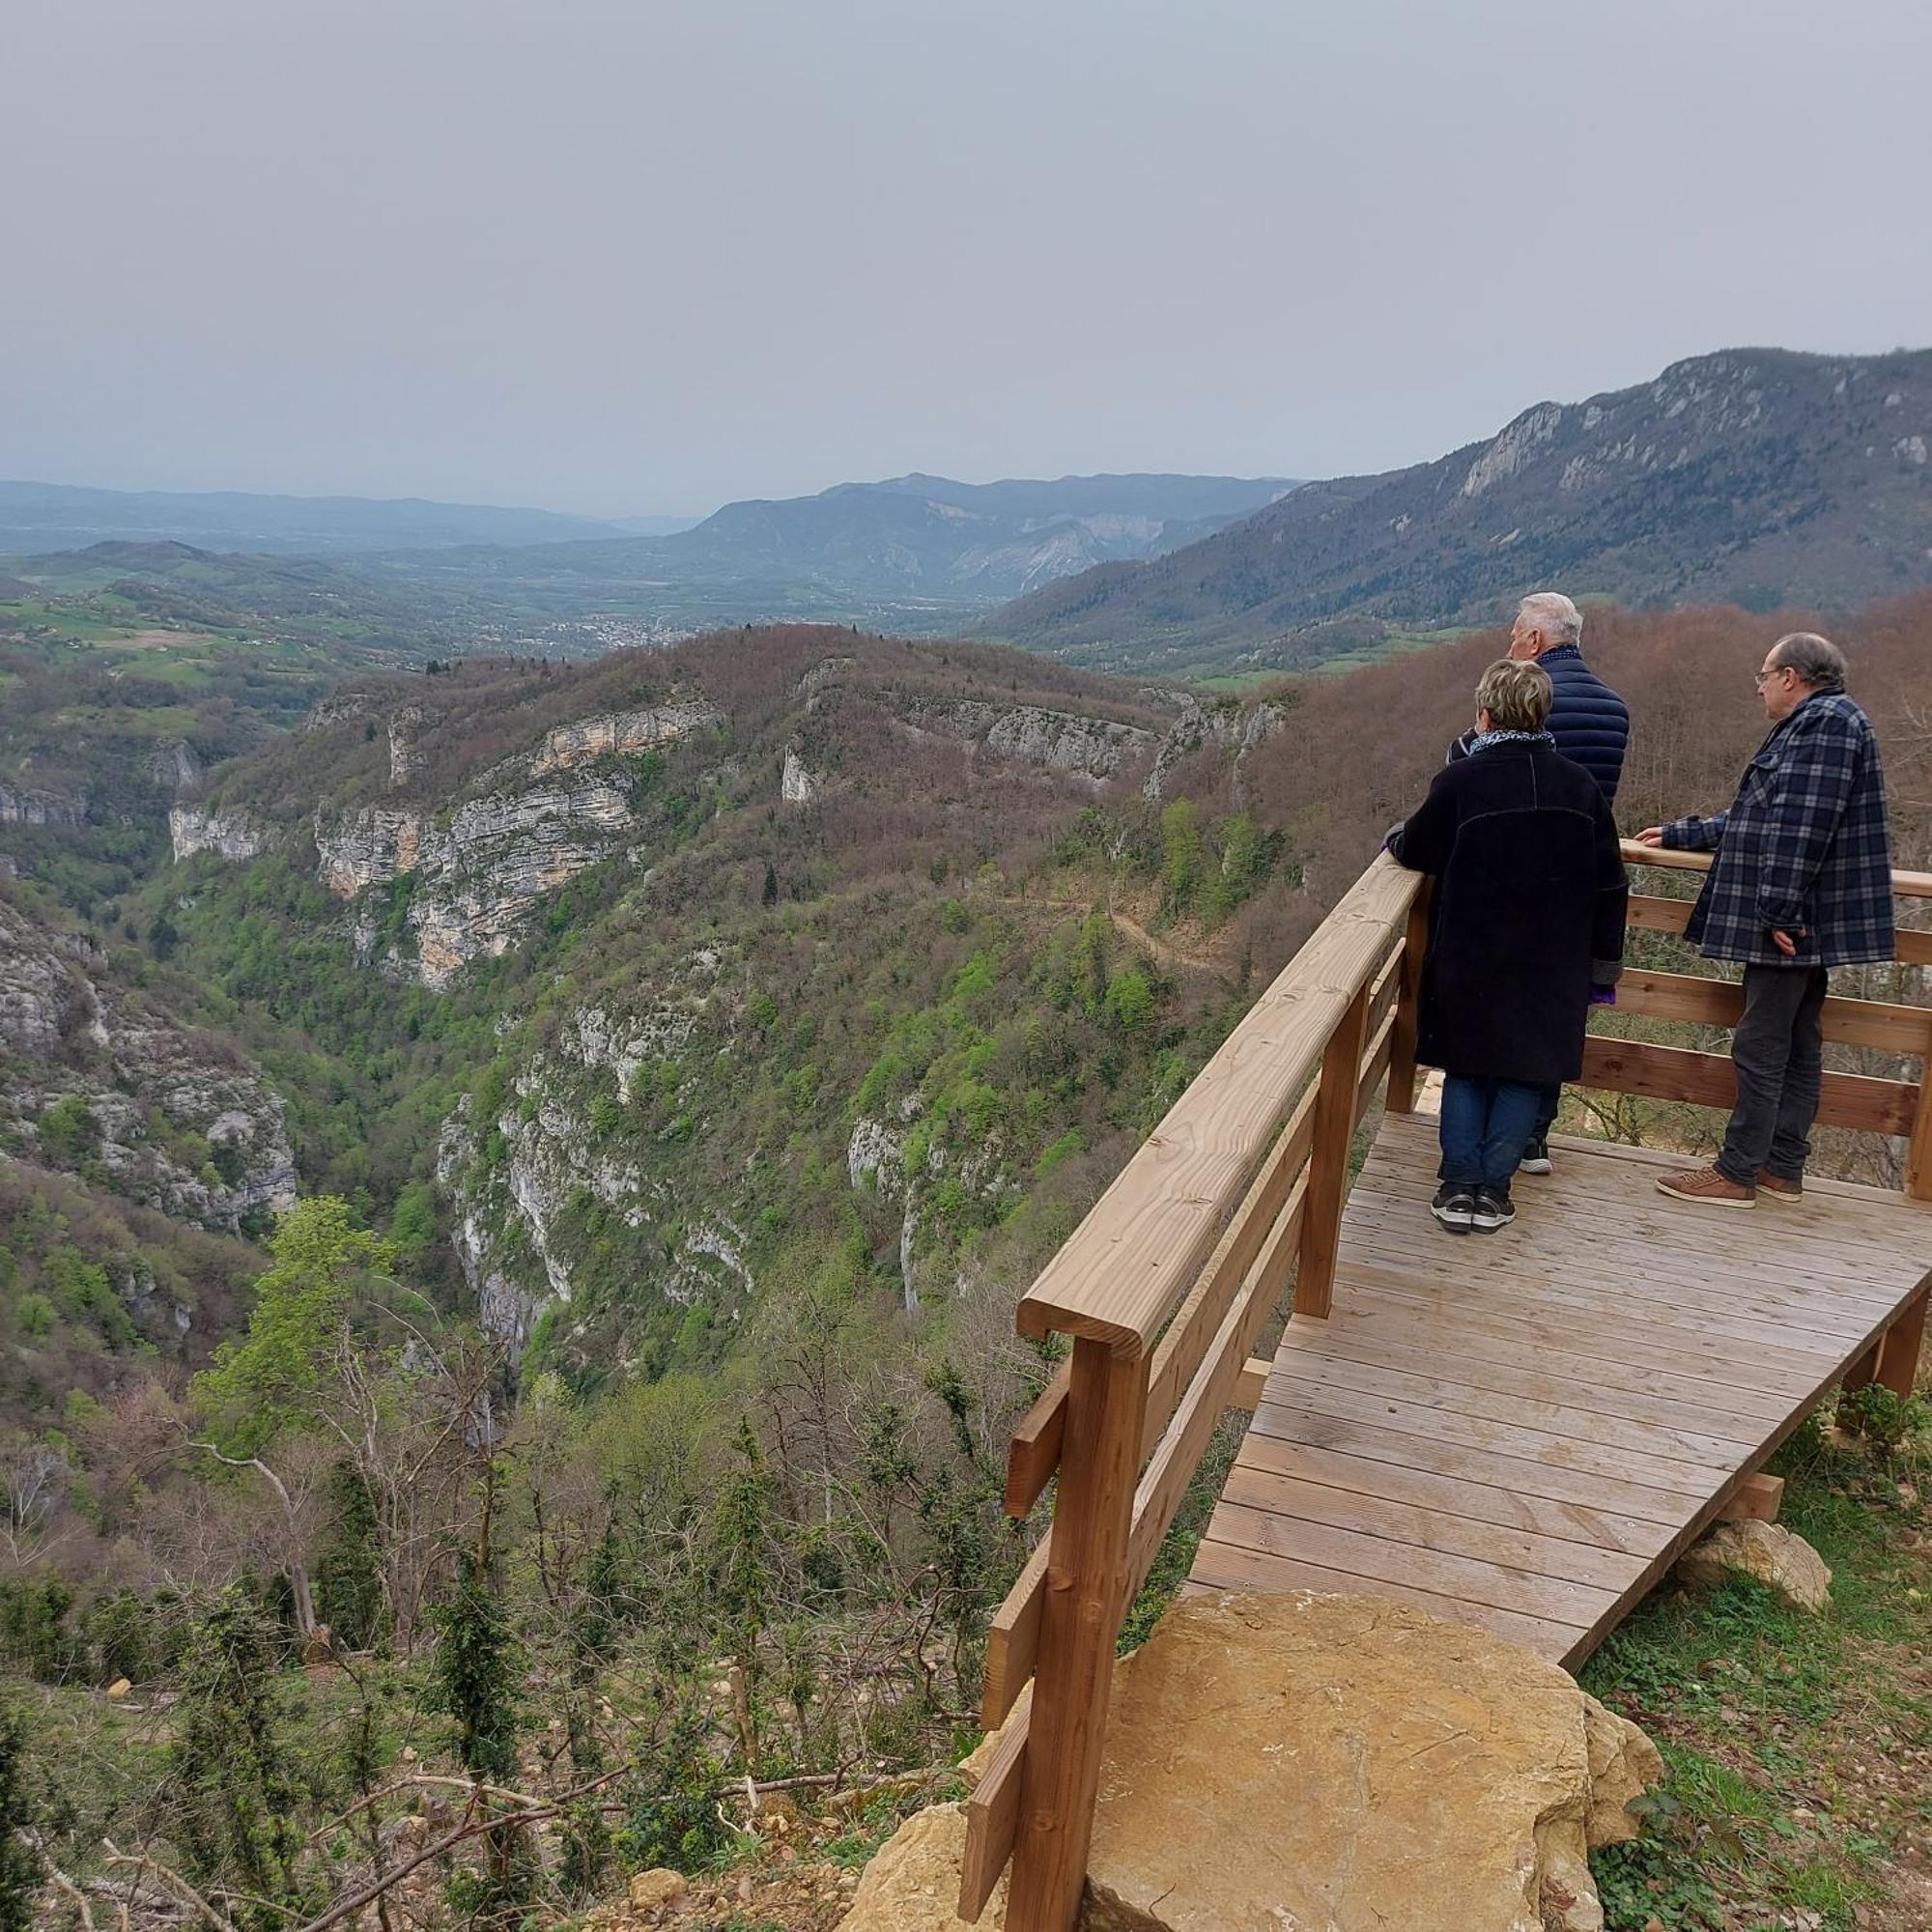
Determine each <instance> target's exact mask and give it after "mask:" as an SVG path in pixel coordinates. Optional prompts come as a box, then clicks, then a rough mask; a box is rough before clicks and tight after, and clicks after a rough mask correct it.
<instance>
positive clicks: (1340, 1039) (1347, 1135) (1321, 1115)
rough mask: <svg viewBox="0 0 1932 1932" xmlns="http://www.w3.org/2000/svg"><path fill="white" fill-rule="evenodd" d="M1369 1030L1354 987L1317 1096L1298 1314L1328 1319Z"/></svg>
mask: <svg viewBox="0 0 1932 1932" xmlns="http://www.w3.org/2000/svg"><path fill="white" fill-rule="evenodd" d="M1368 1031H1369V988H1368V984H1367V982H1366V981H1364V983H1363V984H1362V985H1360V986H1359V987H1357V988H1356V990H1355V997H1354V998H1353V999H1352V1000H1350V1002H1349V1006H1348V1010H1347V1011H1346V1012H1344V1013H1343V1015H1342V1017H1341V1019H1340V1020H1339V1021H1338V1022H1337V1024H1336V1027H1335V1031H1334V1032H1333V1033H1332V1034H1331V1035H1330V1036H1329V1037H1328V1045H1327V1048H1326V1050H1325V1051H1324V1052H1323V1053H1322V1056H1321V1087H1320V1088H1319V1089H1318V1090H1317V1093H1316V1095H1315V1145H1314V1147H1313V1149H1312V1150H1311V1151H1310V1152H1309V1156H1308V1207H1307V1210H1306V1212H1305V1213H1304V1215H1303V1217H1302V1222H1301V1259H1300V1262H1299V1264H1298V1265H1297V1267H1296V1269H1295V1275H1294V1312H1295V1313H1296V1314H1297V1315H1313V1316H1316V1317H1318V1318H1321V1319H1323V1320H1325V1319H1326V1317H1327V1314H1328V1307H1329V1303H1330V1302H1331V1301H1332V1300H1333V1298H1334V1293H1335V1256H1336V1253H1337V1250H1338V1248H1339V1247H1340V1244H1341V1238H1342V1203H1343V1202H1344V1201H1345V1200H1346V1199H1347V1197H1348V1193H1349V1143H1350V1140H1351V1139H1352V1138H1353V1137H1354V1132H1355V1090H1356V1086H1357V1083H1358V1081H1359V1078H1360V1069H1361V1065H1362V1044H1363V1041H1364V1040H1365V1039H1366V1038H1367V1037H1368Z"/></svg>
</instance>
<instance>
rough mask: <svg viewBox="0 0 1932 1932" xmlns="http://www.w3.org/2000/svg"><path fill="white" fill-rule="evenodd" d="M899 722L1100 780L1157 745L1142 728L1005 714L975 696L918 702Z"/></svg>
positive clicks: (1053, 714) (1027, 709) (1037, 712)
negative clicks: (975, 741) (972, 741)
mask: <svg viewBox="0 0 1932 1932" xmlns="http://www.w3.org/2000/svg"><path fill="white" fill-rule="evenodd" d="M899 722H900V724H901V725H902V727H903V728H905V729H907V730H910V731H911V732H912V733H913V734H914V735H915V736H917V735H921V734H924V733H931V734H934V735H937V736H942V737H949V738H971V739H977V740H978V741H979V743H980V749H981V752H982V753H985V754H988V755H991V756H993V757H999V758H1013V759H1016V760H1018V761H1019V762H1020V763H1022V764H1029V765H1041V766H1044V767H1045V768H1046V769H1048V770H1049V771H1057V772H1066V773H1070V774H1073V775H1076V776H1078V777H1081V778H1088V779H1096V780H1097V779H1105V778H1111V777H1112V776H1113V775H1114V773H1115V772H1117V771H1118V770H1119V769H1120V768H1121V766H1122V764H1123V763H1125V762H1126V761H1127V760H1129V759H1132V758H1135V757H1138V756H1140V755H1142V754H1144V753H1149V752H1151V751H1152V750H1153V749H1154V747H1155V745H1156V743H1157V740H1156V738H1155V735H1154V733H1153V732H1151V731H1150V730H1148V729H1146V728H1145V727H1144V726H1142V725H1121V724H1117V723H1116V722H1115V721H1114V720H1112V719H1110V718H1090V717H1085V716H1083V715H1082V714H1080V713H1078V712H1073V711H1049V710H1046V709H1045V708H1043V707H1041V706H1039V705H1033V704H1021V705H1015V706H1013V707H1011V708H1010V709H1002V708H1001V707H1000V706H998V705H995V704H989V703H987V702H985V701H984V700H983V699H981V698H976V697H961V698H953V699H950V700H946V701H942V702H923V703H918V704H915V705H912V706H911V707H909V708H908V709H907V711H906V712H905V713H904V715H903V717H902V718H901V720H900V721H899Z"/></svg>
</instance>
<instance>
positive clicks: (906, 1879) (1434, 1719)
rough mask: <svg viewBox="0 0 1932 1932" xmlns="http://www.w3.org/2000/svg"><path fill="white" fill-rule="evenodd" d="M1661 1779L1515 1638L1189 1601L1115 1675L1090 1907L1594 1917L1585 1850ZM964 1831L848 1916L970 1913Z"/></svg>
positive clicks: (1299, 1595) (1187, 1926)
mask: <svg viewBox="0 0 1932 1932" xmlns="http://www.w3.org/2000/svg"><path fill="white" fill-rule="evenodd" d="M1660 1776H1662V1761H1661V1760H1660V1759H1659V1757H1658V1754H1657V1751H1656V1749H1655V1748H1654V1747H1652V1746H1651V1744H1650V1742H1649V1741H1648V1740H1647V1739H1646V1738H1645V1737H1644V1736H1643V1734H1642V1733H1641V1732H1640V1731H1639V1730H1637V1728H1636V1727H1635V1726H1634V1724H1631V1723H1630V1722H1628V1720H1626V1719H1622V1718H1619V1717H1617V1716H1616V1715H1615V1714H1614V1713H1612V1712H1610V1711H1606V1710H1605V1708H1604V1707H1603V1706H1602V1705H1600V1704H1598V1703H1597V1702H1596V1701H1595V1700H1594V1699H1593V1698H1591V1697H1589V1696H1587V1695H1585V1693H1584V1692H1583V1691H1582V1690H1579V1689H1578V1688H1577V1685H1576V1683H1575V1681H1574V1680H1573V1679H1572V1678H1571V1677H1570V1676H1569V1675H1568V1674H1567V1673H1566V1672H1564V1671H1563V1670H1561V1669H1560V1668H1558V1666H1557V1665H1555V1664H1553V1663H1550V1662H1548V1661H1547V1660H1545V1659H1543V1658H1540V1657H1537V1656H1535V1655H1534V1654H1532V1653H1530V1652H1528V1651H1525V1650H1521V1649H1520V1648H1519V1647H1518V1646H1516V1645H1515V1644H1511V1643H1507V1642H1505V1641H1504V1640H1503V1639H1501V1638H1500V1637H1494V1636H1491V1635H1489V1634H1486V1633H1484V1632H1482V1631H1477V1630H1470V1629H1467V1628H1465V1627H1464V1626H1463V1625H1460V1624H1451V1623H1443V1622H1440V1621H1438V1620H1437V1619H1435V1618H1433V1617H1429V1616H1425V1615H1424V1614H1423V1613H1422V1612H1420V1611H1418V1610H1413V1609H1409V1608H1407V1607H1406V1606H1405V1605H1398V1604H1392V1603H1385V1602H1383V1601H1381V1600H1379V1599H1374V1598H1362V1597H1336V1596H1321V1595H1316V1594H1313V1593H1309V1592H1295V1593H1293V1594H1290V1595H1285V1596H1245V1595H1226V1596H1214V1597H1202V1598H1196V1599H1193V1600H1190V1601H1188V1602H1185V1603H1182V1604H1180V1605H1177V1606H1176V1608H1175V1609H1173V1610H1172V1611H1170V1612H1169V1614H1168V1615H1167V1617H1166V1618H1165V1619H1164V1620H1163V1621H1162V1623H1161V1625H1160V1627H1159V1629H1158V1630H1156V1631H1155V1633H1154V1634H1153V1636H1152V1637H1151V1639H1150V1640H1149V1642H1148V1643H1147V1644H1146V1645H1145V1646H1144V1647H1143V1648H1142V1649H1140V1650H1139V1651H1137V1652H1135V1654H1134V1655H1133V1656H1132V1657H1130V1658H1128V1659H1127V1660H1126V1661H1125V1662H1123V1663H1122V1665H1121V1667H1120V1670H1119V1673H1118V1675H1117V1677H1116V1680H1115V1690H1114V1707H1113V1713H1112V1716H1111V1719H1110V1720H1109V1725H1108V1732H1107V1751H1106V1761H1105V1764H1104V1766H1103V1768H1102V1772H1101V1777H1100V1801H1099V1804H1098V1807H1097V1809H1096V1811H1095V1815H1094V1846H1093V1851H1092V1854H1091V1856H1090V1859H1089V1861H1088V1870H1089V1879H1088V1892H1087V1903H1086V1910H1085V1914H1084V1916H1083V1919H1082V1923H1083V1924H1084V1926H1085V1927H1086V1928H1087V1932H1242V1929H1243V1928H1248V1927H1253V1928H1255V1932H1294V1929H1295V1928H1302V1932H1317V1928H1320V1932H1389V1929H1390V1928H1392V1927H1396V1926H1406V1927H1407V1926H1412V1927H1417V1928H1421V1927H1437V1926H1439V1927H1443V1928H1445V1932H1446V1928H1449V1927H1452V1926H1453V1927H1455V1928H1456V1932H1601V1928H1602V1926H1603V1923H1604V1918H1603V1911H1602V1908H1601V1906H1600V1904H1599V1902H1598V1898H1597V1893H1596V1889H1595V1887H1594V1885H1593V1884H1592V1883H1591V1879H1590V1872H1589V1865H1588V1862H1587V1859H1586V1854H1587V1852H1588V1851H1589V1850H1590V1849H1591V1848H1593V1847H1595V1846H1597V1845H1603V1844H1609V1843H1613V1842H1615V1841H1617V1840H1619V1839H1622V1838H1627V1837H1631V1836H1633V1835H1634V1833H1635V1831H1636V1824H1635V1821H1634V1819H1632V1817H1631V1816H1630V1814H1629V1812H1628V1811H1627V1810H1626V1809H1625V1805H1626V1804H1627V1803H1628V1801H1629V1800H1630V1799H1632V1798H1634V1797H1635V1796H1636V1795H1637V1794H1638V1793H1639V1792H1641V1791H1642V1790H1643V1789H1645V1788H1646V1786H1647V1785H1649V1784H1650V1783H1652V1782H1653V1781H1655V1780H1656V1779H1657V1778H1658V1777H1660ZM963 1844H964V1819H963V1816H962V1815H960V1813H959V1811H958V1807H956V1806H944V1807H940V1809H939V1810H938V1811H934V1812H926V1813H922V1814H921V1816H920V1818H918V1819H915V1820H913V1821H912V1822H911V1823H910V1824H909V1825H908V1826H907V1827H906V1828H905V1830H904V1831H902V1832H901V1833H899V1835H898V1837H896V1838H895V1839H894V1840H893V1842H892V1843H891V1844H889V1845H888V1846H887V1847H886V1848H885V1850H884V1851H883V1852H882V1853H881V1854H880V1855H879V1858H878V1859H877V1860H875V1861H874V1862H873V1865H872V1866H871V1867H869V1868H868V1869H867V1874H866V1878H865V1881H864V1882H863V1883H862V1885H861V1887H860V1889H859V1891H858V1893H857V1894H856V1895H855V1897H854V1901H853V1910H852V1913H851V1915H850V1917H848V1918H847V1919H846V1920H845V1925H844V1927H843V1928H842V1932H955V1928H956V1927H957V1924H958V1921H957V1920H956V1919H955V1918H954V1916H953V1912H954V1905H955V1898H954V1893H953V1891H952V1889H950V1885H951V1883H952V1882H956V1877H957V1872H958V1857H959V1852H960V1850H961V1848H962V1847H963ZM1208 1847H1211V1848H1212V1850H1211V1856H1208V1855H1204V1854H1205V1853H1206V1850H1207V1848H1208ZM999 1906H1000V1900H999V1898H998V1897H996V1900H995V1903H994V1904H993V1905H992V1906H989V1908H988V1910H987V1913H986V1915H985V1917H984V1918H982V1919H981V1921H980V1924H981V1927H982V1932H984V1928H995V1927H997V1926H999V1925H1000V1923H1001V1922H1002V1921H1001V1918H1000V1916H999Z"/></svg>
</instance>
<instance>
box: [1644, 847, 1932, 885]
mask: <svg viewBox="0 0 1932 1932" xmlns="http://www.w3.org/2000/svg"><path fill="white" fill-rule="evenodd" d="M1621 843H1622V846H1623V854H1624V864H1625V865H1627V866H1657V867H1662V869H1663V870H1664V871H1666V872H1708V871H1709V870H1710V869H1711V861H1712V858H1713V856H1714V855H1713V854H1711V853H1709V852H1681V851H1667V850H1665V848H1664V847H1663V846H1662V845H1639V844H1638V843H1637V842H1636V840H1635V839H1634V838H1626V839H1623V840H1622V841H1621ZM1891 891H1892V896H1893V897H1894V898H1901V899H1932V872H1893V873H1892V875H1891Z"/></svg>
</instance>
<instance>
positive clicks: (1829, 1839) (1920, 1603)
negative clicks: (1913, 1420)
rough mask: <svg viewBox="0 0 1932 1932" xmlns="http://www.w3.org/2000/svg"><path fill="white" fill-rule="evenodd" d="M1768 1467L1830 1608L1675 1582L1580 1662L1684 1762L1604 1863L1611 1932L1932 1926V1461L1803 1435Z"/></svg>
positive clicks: (1587, 1681)
mask: <svg viewBox="0 0 1932 1932" xmlns="http://www.w3.org/2000/svg"><path fill="white" fill-rule="evenodd" d="M1773 1466H1774V1467H1775V1468H1777V1469H1778V1470H1779V1471H1780V1473H1782V1474H1784V1475H1785V1477H1786V1479H1787V1488H1786V1491H1785V1497H1784V1509H1783V1516H1782V1520H1783V1521H1784V1523H1785V1524H1786V1526H1787V1527H1789V1528H1790V1529H1792V1530H1795V1531H1796V1532H1797V1533H1798V1534H1799V1535H1800V1536H1803V1537H1804V1539H1805V1540H1806V1541H1807V1542H1808V1543H1810V1544H1811V1545H1812V1546H1813V1547H1814V1548H1816V1549H1817V1550H1818V1552H1819V1553H1820V1555H1822V1556H1823V1557H1824V1559H1825V1561H1826V1562H1827V1563H1828V1564H1829V1565H1830V1566H1831V1568H1832V1572H1833V1589H1832V1594H1833V1608H1832V1609H1831V1610H1830V1611H1829V1612H1828V1613H1826V1614H1825V1615H1823V1616H1816V1617H1814V1616H1809V1615H1806V1614H1805V1613H1804V1612H1803V1611H1798V1610H1793V1609H1791V1608H1789V1607H1787V1606H1786V1605H1784V1604H1783V1603H1782V1602H1781V1601H1780V1600H1779V1599H1778V1598H1776V1596H1774V1595H1773V1594H1772V1593H1771V1592H1770V1591H1769V1590H1766V1589H1764V1588H1762V1587H1761V1586H1760V1585H1758V1584H1756V1583H1754V1582H1751V1581H1748V1580H1747V1579H1743V1578H1740V1579H1737V1580H1734V1581H1732V1582H1730V1583H1728V1584H1726V1585H1725V1586H1724V1587H1723V1588H1722V1589H1719V1590H1715V1591H1711V1592H1708V1593H1704V1594H1695V1593H1688V1592H1685V1591H1682V1590H1673V1589H1669V1588H1665V1589H1664V1590H1662V1591H1660V1592H1658V1593H1657V1594H1656V1595H1655V1596H1653V1597H1652V1598H1651V1599H1650V1600H1649V1601H1648V1602H1647V1603H1646V1604H1644V1605H1642V1606H1641V1607H1640V1608H1639V1609H1638V1610H1637V1611H1636V1612H1635V1614H1634V1616H1632V1617H1631V1619H1630V1620H1629V1622H1627V1623H1626V1624H1625V1625H1624V1626H1623V1627H1622V1628H1621V1629H1620V1630H1619V1631H1617V1632H1616V1633H1615V1634H1613V1635H1612V1636H1611V1637H1610V1638H1609V1640H1608V1641H1607V1642H1606V1643H1605V1645H1604V1647H1603V1649H1602V1650H1601V1651H1599V1652H1598V1654H1597V1655H1596V1657H1595V1658H1593V1659H1592V1660H1591V1662H1589V1664H1588V1665H1587V1666H1586V1667H1585V1669H1584V1671H1583V1683H1584V1686H1585V1687H1586V1688H1587V1689H1588V1690H1592V1691H1594V1692H1595V1693H1596V1694H1597V1695H1598V1696H1599V1697H1601V1698H1602V1699H1603V1700H1604V1701H1605V1703H1606V1704H1608V1705H1610V1706H1611V1707H1612V1708H1614V1709H1616V1710H1620V1711H1622V1712H1623V1713H1624V1714H1625V1715H1626V1716H1627V1717H1630V1718H1632V1719H1634V1720H1635V1721H1636V1722H1637V1723H1639V1724H1641V1725H1642V1726H1643V1728H1644V1729H1645V1730H1646V1731H1647V1732H1648V1733H1649V1734H1650V1735H1651V1737H1652V1738H1654V1739H1655V1740H1656V1741H1657V1744H1658V1747H1659V1748H1660V1749H1661V1750H1662V1753H1663V1757H1664V1762H1665V1765H1666V1767H1667V1770H1668V1776H1667V1778H1666V1780H1665V1782H1664V1784H1663V1786H1662V1788H1661V1790H1659V1791H1658V1792H1655V1793H1653V1794H1652V1795H1651V1797H1650V1798H1649V1799H1648V1800H1646V1801H1645V1804H1644V1806H1643V1809H1644V1813H1645V1819H1646V1831H1645V1833H1644V1835H1643V1837H1642V1838H1640V1839H1638V1840H1637V1841H1636V1842H1634V1843H1633V1844H1630V1845H1622V1846H1616V1847H1612V1848H1611V1849H1609V1850H1607V1851H1605V1852H1603V1853H1601V1854H1599V1855H1598V1857H1597V1858H1596V1859H1595V1860H1594V1861H1593V1865H1594V1867H1595V1869H1596V1872H1597V1877H1598V1884H1599V1887H1600V1888H1601V1889H1602V1892H1603V1896H1604V1905H1605V1914H1606V1918H1607V1921H1608V1925H1609V1927H1610V1928H1611V1932H1643V1928H1645V1927H1647V1926H1650V1925H1651V1924H1652V1923H1653V1921H1654V1922H1655V1924H1657V1925H1660V1926H1662V1927H1664V1928H1666V1932H1677V1928H1686V1929H1687V1932H1760V1928H1764V1932H1770V1928H1776V1927H1797V1928H1802V1932H1911V1928H1920V1929H1921V1932H1922V1928H1923V1927H1925V1926H1927V1925H1932V1535H1928V1530H1932V1516H1928V1512H1927V1510H1926V1508H1925V1505H1924V1502H1923V1499H1922V1493H1921V1483H1922V1481H1923V1479H1924V1478H1925V1477H1926V1476H1927V1475H1928V1474H1932V1456H1928V1453H1927V1448H1926V1445H1925V1443H1924V1440H1923V1438H1922V1437H1921V1438H1920V1439H1919V1441H1918V1443H1917V1444H1914V1445H1909V1446H1908V1447H1907V1448H1906V1449H1905V1450H1903V1451H1902V1452H1900V1453H1897V1454H1894V1455H1892V1456H1890V1457H1889V1458H1888V1457H1886V1456H1884V1455H1882V1454H1879V1453H1877V1452H1872V1453H1867V1452H1865V1451H1863V1450H1861V1449H1859V1448H1855V1447H1850V1446H1847V1445H1846V1444H1844V1443H1842V1442H1840V1441H1839V1440H1837V1439H1836V1438H1835V1437H1830V1438H1828V1437H1827V1436H1825V1435H1821V1434H1820V1432H1819V1431H1817V1430H1816V1429H1814V1428H1810V1427H1807V1428H1805V1429H1803V1430H1801V1431H1800V1432H1799V1435H1798V1436H1797V1437H1796V1438H1794V1441H1793V1443H1792V1444H1791V1445H1790V1446H1788V1447H1787V1449H1786V1451H1785V1452H1784V1454H1783V1455H1782V1456H1781V1457H1780V1458H1779V1460H1778V1462H1777V1463H1774V1465H1773Z"/></svg>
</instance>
